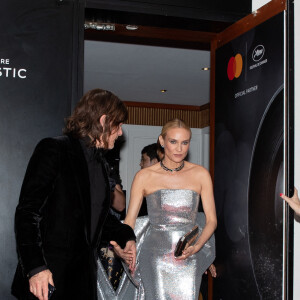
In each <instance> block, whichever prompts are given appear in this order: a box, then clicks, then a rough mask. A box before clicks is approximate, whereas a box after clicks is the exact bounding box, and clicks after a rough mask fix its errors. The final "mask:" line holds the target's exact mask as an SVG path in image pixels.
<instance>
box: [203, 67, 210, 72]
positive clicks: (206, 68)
mask: <svg viewBox="0 0 300 300" xmlns="http://www.w3.org/2000/svg"><path fill="white" fill-rule="evenodd" d="M202 70H203V71H209V70H210V68H209V67H205V68H202Z"/></svg>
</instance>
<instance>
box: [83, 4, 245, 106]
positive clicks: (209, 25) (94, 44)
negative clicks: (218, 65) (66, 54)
mask: <svg viewBox="0 0 300 300" xmlns="http://www.w3.org/2000/svg"><path fill="white" fill-rule="evenodd" d="M250 11H251V0H245V1H243V3H241V1H240V0H228V1H225V2H224V1H223V0H215V1H199V0H189V1H186V0H163V1H161V0H159V1H158V0H134V1H133V0H114V1H107V0H87V6H86V10H85V33H84V36H85V48H84V91H85V92H86V91H87V90H89V89H93V88H96V87H99V88H103V89H107V90H110V91H112V92H114V93H115V94H116V95H118V96H119V97H120V98H121V99H122V100H125V101H137V102H152V103H166V104H182V105H197V106H201V105H204V104H207V103H208V102H209V85H210V71H203V70H202V68H204V67H209V66H210V51H209V49H210V42H211V41H212V40H213V39H216V37H217V34H218V33H220V32H221V31H223V30H224V29H226V28H227V27H228V26H230V25H231V24H232V23H234V22H235V21H236V20H238V19H240V18H242V17H243V16H245V15H246V14H248V13H249V12H250ZM99 24H100V25H101V26H102V25H107V24H108V25H109V26H110V25H113V30H110V29H109V30H102V29H100V30H97V29H96V25H99ZM128 24H130V25H137V26H138V30H135V31H131V30H127V28H126V25H128ZM162 89H164V90H167V91H166V92H165V93H162V92H161V90H162Z"/></svg>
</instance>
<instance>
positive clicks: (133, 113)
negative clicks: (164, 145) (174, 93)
mask: <svg viewBox="0 0 300 300" xmlns="http://www.w3.org/2000/svg"><path fill="white" fill-rule="evenodd" d="M125 104H126V106H127V108H128V115H129V116H128V121H127V124H132V125H151V126H163V125H164V124H165V123H166V122H167V121H169V120H171V119H174V118H179V119H182V120H184V121H185V122H186V123H187V124H188V125H189V126H190V127H191V128H204V127H207V126H209V125H210V112H209V105H203V106H191V107H189V106H186V105H185V106H182V108H181V106H180V105H176V106H172V105H161V104H160V105H155V103H154V104H152V105H149V103H147V104H144V105H143V103H138V102H135V104H133V103H131V102H126V101H125Z"/></svg>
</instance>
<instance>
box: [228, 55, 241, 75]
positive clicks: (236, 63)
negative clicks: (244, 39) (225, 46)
mask: <svg viewBox="0 0 300 300" xmlns="http://www.w3.org/2000/svg"><path fill="white" fill-rule="evenodd" d="M242 69H243V58H242V55H241V54H239V53H238V54H237V55H236V56H235V57H233V56H232V57H230V59H229V62H228V65H227V76H228V79H229V80H232V79H233V78H238V77H240V75H241V73H242Z"/></svg>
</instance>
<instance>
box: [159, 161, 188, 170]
mask: <svg viewBox="0 0 300 300" xmlns="http://www.w3.org/2000/svg"><path fill="white" fill-rule="evenodd" d="M160 165H161V167H162V168H163V169H164V170H165V171H169V172H178V171H180V170H181V169H182V168H183V167H184V161H182V164H181V165H180V166H179V167H177V168H175V169H169V168H168V167H166V166H165V165H164V164H163V162H162V160H161V161H160Z"/></svg>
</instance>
